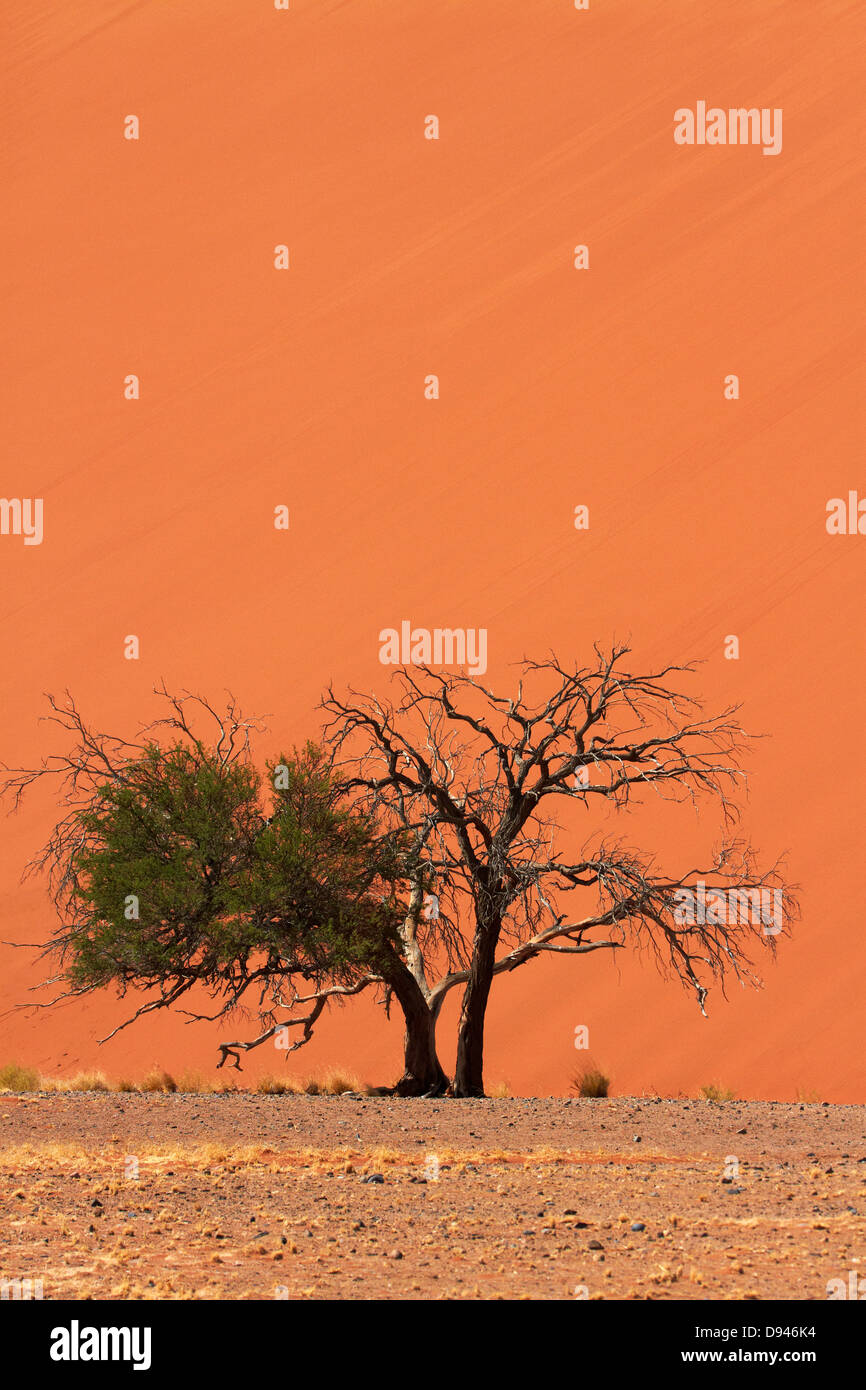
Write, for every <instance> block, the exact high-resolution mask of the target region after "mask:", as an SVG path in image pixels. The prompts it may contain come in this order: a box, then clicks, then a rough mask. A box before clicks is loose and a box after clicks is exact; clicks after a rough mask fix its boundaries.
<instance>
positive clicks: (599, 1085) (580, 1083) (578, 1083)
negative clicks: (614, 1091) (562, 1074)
mask: <svg viewBox="0 0 866 1390" xmlns="http://www.w3.org/2000/svg"><path fill="white" fill-rule="evenodd" d="M571 1089H572V1090H573V1091H575V1092H576V1093H577V1094H578V1095H579V1096H583V1097H584V1098H585V1099H589V1100H606V1099H607V1097H608V1096H609V1095H610V1077H609V1076H605V1074H604V1072H603V1071H599V1069H598V1068H597V1067H587V1069H586V1070H585V1071H579V1072H578V1073H577V1075H576V1076H574V1077H572V1080H571Z"/></svg>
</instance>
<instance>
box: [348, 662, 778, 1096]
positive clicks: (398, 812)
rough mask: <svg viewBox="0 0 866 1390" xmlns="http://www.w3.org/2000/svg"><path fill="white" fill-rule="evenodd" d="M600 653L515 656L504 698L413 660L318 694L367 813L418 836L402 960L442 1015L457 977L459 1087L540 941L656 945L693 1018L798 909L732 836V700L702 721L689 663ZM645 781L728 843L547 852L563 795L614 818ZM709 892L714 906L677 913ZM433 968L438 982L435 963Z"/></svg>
mask: <svg viewBox="0 0 866 1390" xmlns="http://www.w3.org/2000/svg"><path fill="white" fill-rule="evenodd" d="M594 655H595V660H594V661H593V663H592V664H591V665H589V666H586V667H579V666H577V665H576V664H575V665H574V666H573V667H570V668H566V667H565V666H563V665H561V664H560V663H559V661H558V660H557V659H556V658H555V657H551V658H550V659H548V660H545V661H541V662H535V661H524V662H523V663H522V666H521V678H520V679H519V681H518V683H517V689H516V691H515V693H514V694H512V695H507V696H502V695H497V694H495V693H494V692H493V691H492V690H489V689H487V688H486V687H484V686H483V685H481V684H480V683H479V682H478V681H477V680H474V679H473V678H471V677H469V676H467V675H463V674H450V673H443V672H440V671H434V670H431V669H430V668H429V667H426V666H419V667H413V668H401V669H399V670H398V671H397V672H396V673H395V676H394V679H395V680H396V682H397V684H398V690H399V694H398V696H397V698H396V699H395V700H382V699H378V698H374V697H372V696H365V695H359V694H357V693H356V692H354V691H353V692H350V693H349V694H348V695H347V696H345V697H343V696H339V697H338V696H337V695H336V694H335V693H334V691H333V689H331V690H329V691H328V694H327V697H326V699H325V700H324V702H323V708H324V710H325V711H326V712H327V715H328V723H327V725H326V730H325V742H326V745H327V746H328V748H329V749H330V751H331V753H332V756H333V758H334V764H335V769H337V770H338V771H339V772H340V775H341V777H342V787H343V789H344V791H345V792H346V794H347V795H348V796H350V797H352V798H353V804H355V805H356V806H357V807H358V808H359V810H360V811H362V813H363V814H365V815H366V816H368V817H369V818H370V820H371V821H375V822H376V823H377V824H379V825H381V826H384V827H387V828H389V829H390V830H391V831H392V833H396V832H397V831H398V830H399V831H400V832H401V833H404V834H405V835H408V836H409V837H410V839H411V851H410V857H409V860H408V861H407V872H408V873H409V875H410V878H412V881H413V893H412V896H411V900H410V911H409V913H408V914H407V918H406V920H405V922H404V924H403V928H402V930H401V936H402V939H403V954H404V958H405V960H406V962H407V965H408V967H409V969H410V970H411V971H412V973H413V974H414V976H415V979H416V981H417V983H418V986H419V989H420V990H421V992H422V993H423V995H424V998H425V1000H426V1003H427V1007H428V1009H429V1011H430V1015H431V1018H432V1019H433V1020H434V1022H435V1019H436V1018H437V1016H438V1013H439V1010H440V1009H441V1006H442V1002H443V999H444V998H445V996H446V994H447V993H448V991H449V990H451V989H452V988H454V987H455V986H459V985H462V986H463V987H464V988H463V1000H462V1008H461V1012H460V1020H459V1025H458V1039H457V1066H456V1073H455V1077H454V1082H453V1087H452V1089H453V1093H454V1094H455V1095H457V1096H481V1095H483V1094H484V1077H483V1052H484V1022H485V1015H486V1010H487V1004H488V999H489V996H490V990H491V986H492V983H493V981H494V979H495V978H496V977H497V976H498V975H500V974H502V973H504V972H508V971H512V970H514V969H516V968H518V967H519V966H522V965H524V964H526V963H527V962H529V961H530V960H533V959H537V958H538V957H540V956H541V955H543V954H547V953H552V954H555V955H558V956H565V955H583V954H587V953H589V952H593V951H600V950H605V951H616V950H620V949H622V948H624V947H625V946H627V945H633V946H635V947H637V948H641V947H647V948H648V949H649V950H650V952H651V953H652V955H653V956H654V958H655V960H656V962H657V964H658V965H659V967H660V968H661V969H662V970H663V972H666V973H673V975H675V976H676V977H678V978H679V979H680V980H681V981H682V983H683V984H684V985H685V986H686V987H687V988H689V989H691V990H692V991H693V992H694V994H695V996H696V998H697V1001H698V1004H699V1006H700V1008H701V1011H702V1012H704V1001H705V999H706V995H707V990H708V988H709V986H710V985H711V984H712V983H713V982H714V981H715V982H718V983H719V984H720V985H721V987H722V989H724V985H725V980H726V977H729V976H731V975H732V976H734V977H735V978H737V979H739V980H741V981H742V982H744V983H747V982H748V983H751V984H753V985H758V984H759V983H760V980H759V978H758V976H757V974H756V973H755V971H754V969H753V965H752V960H751V952H752V951H753V950H754V949H756V948H767V949H769V950H770V951H771V952H774V951H775V947H776V938H777V936H778V935H779V934H780V933H781V932H783V931H786V930H787V928H788V926H789V923H790V921H791V920H792V918H793V916H794V915H795V912H796V901H795V899H794V897H793V896H792V893H791V890H790V888H787V889H785V891H784V892H783V879H782V875H781V868H780V864H779V862H776V863H774V864H772V865H770V866H768V867H767V868H765V869H761V868H760V866H759V863H758V858H757V855H756V853H755V851H754V850H753V848H752V846H751V845H750V844H749V842H748V841H747V840H745V839H742V838H739V837H737V836H735V835H734V834H733V833H732V831H733V827H734V823H735V821H736V818H737V814H738V812H737V802H736V798H735V792H736V790H737V787H738V785H740V784H741V780H742V778H743V773H742V771H741V768H740V765H739V756H740V754H741V752H742V751H743V749H744V748H745V747H746V744H747V741H748V740H747V736H746V735H745V733H744V731H743V730H742V728H741V727H740V724H739V722H738V719H737V710H736V708H733V707H732V708H728V709H725V710H723V711H722V712H721V713H720V714H718V715H712V716H708V717H707V716H704V715H703V713H702V710H701V707H700V705H699V704H698V702H697V701H696V700H694V699H693V698H691V697H689V696H688V695H687V694H685V693H684V691H683V690H682V689H681V685H682V680H683V678H684V677H686V676H688V675H689V674H691V673H692V671H693V667H691V666H688V665H684V666H667V667H665V668H663V669H661V670H658V671H652V672H649V673H637V672H634V671H631V670H629V669H628V667H627V664H626V663H627V658H628V655H629V649H628V648H627V647H625V646H621V645H620V646H614V647H613V648H612V649H611V650H610V651H609V652H607V653H605V652H604V651H602V650H601V649H600V648H598V647H596V648H595V649H594ZM649 791H652V792H654V793H656V794H658V795H660V796H662V797H664V798H666V799H670V800H674V801H691V802H695V803H697V802H698V801H701V802H704V803H706V802H709V803H711V804H712V803H715V805H716V807H717V810H718V811H719V812H720V820H721V823H722V827H723V835H722V839H721V841H720V843H719V844H718V846H717V848H716V849H715V850H714V851H713V852H712V853H711V855H710V856H709V859H708V863H707V865H706V866H704V867H703V868H701V867H687V868H683V869H680V870H678V871H676V872H674V873H668V872H664V871H663V870H661V869H660V868H657V867H656V865H655V863H654V860H653V857H652V856H651V855H649V854H648V853H645V852H640V851H637V850H633V849H629V848H628V847H627V846H625V845H624V844H623V843H621V842H619V841H617V840H615V839H613V838H606V837H602V838H600V839H599V838H596V841H595V843H593V842H592V841H591V840H587V841H586V842H585V843H584V844H583V845H582V847H581V850H580V852H579V854H578V855H577V856H576V857H569V856H566V855H564V852H563V851H562V850H560V849H559V848H557V841H558V840H561V839H562V831H561V827H560V826H559V825H558V824H557V822H556V821H555V819H554V816H553V809H552V808H553V807H554V806H555V804H556V802H558V801H559V802H562V801H568V802H570V803H576V804H577V805H578V806H581V807H583V808H585V809H588V808H591V807H592V806H593V804H594V803H596V802H597V801H598V799H601V802H602V803H603V804H604V803H606V804H607V806H609V807H613V808H615V809H616V810H617V811H624V810H627V809H628V808H629V807H630V806H631V805H632V804H633V803H634V802H635V801H637V800H639V799H640V798H641V796H642V794H645V793H647V792H649ZM425 885H428V886H429V885H435V895H433V902H434V908H433V910H432V911H430V910H429V904H428V910H423V908H422V901H423V889H424V886H425ZM773 890H774V891H775V892H776V893H777V894H779V895H781V899H780V898H779V897H775V898H773V899H772V902H773V905H774V906H773V913H772V921H770V920H769V919H768V915H767V910H766V907H765V903H766V899H765V898H764V897H763V894H764V893H768V892H770V891H773ZM701 893H703V894H704V901H710V902H715V904H716V909H715V910H713V911H710V912H692V913H689V912H688V911H687V910H686V911H684V910H683V903H684V901H685V902H686V903H687V902H688V901H689V900H690V895H691V896H694V895H698V894H701ZM732 894H733V895H734V896H731V895H732ZM575 895H576V900H577V902H578V903H579V904H580V906H579V907H578V909H577V910H574V909H573V908H572V902H574V901H575ZM780 902H781V905H780ZM721 903H724V904H725V910H724V911H723V910H721V908H720V907H719V904H721ZM730 903H733V904H734V905H735V909H734V910H733V911H730V910H728V906H727V905H728V904H730ZM744 907H745V910H743V909H744ZM500 947H501V948H502V949H500ZM443 961H444V966H445V969H444V973H443V974H441V975H440V977H439V978H438V980H436V981H435V983H433V984H431V983H430V982H429V980H428V971H429V970H430V969H431V968H433V967H435V968H441V967H442V965H443Z"/></svg>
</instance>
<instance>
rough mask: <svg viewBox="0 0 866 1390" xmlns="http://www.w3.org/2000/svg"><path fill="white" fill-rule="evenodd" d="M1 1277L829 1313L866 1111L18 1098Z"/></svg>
mask: <svg viewBox="0 0 866 1390" xmlns="http://www.w3.org/2000/svg"><path fill="white" fill-rule="evenodd" d="M0 1211H2V1217H0V1274H2V1276H3V1277H4V1278H7V1279H10V1278H11V1279H27V1278H29V1279H41V1280H42V1281H43V1297H44V1298H45V1299H274V1298H288V1299H545V1300H546V1299H574V1298H579V1299H586V1298H588V1299H711V1300H738V1299H750V1300H751V1299H758V1300H763V1299H771V1298H782V1299H798V1300H800V1299H803V1300H812V1299H815V1300H824V1299H826V1297H827V1283H828V1280H830V1279H834V1278H842V1279H845V1280H846V1281H847V1280H848V1278H849V1274H850V1271H851V1270H855V1271H856V1270H858V1268H859V1262H860V1260H861V1258H862V1257H863V1253H864V1245H863V1232H864V1216H863V1213H864V1212H866V1112H864V1109H863V1107H860V1106H830V1105H821V1104H781V1103H779V1104H773V1103H765V1102H739V1101H729V1102H722V1103H714V1102H711V1101H706V1100H664V1099H658V1098H647V1097H642V1098H637V1099H628V1098H616V1099H610V1100H601V1099H599V1100H588V1099H573V1100H564V1099H556V1098H550V1099H532V1100H528V1099H497V1100H492V1099H491V1100H483V1101H458V1100H450V1099H443V1100H396V1099H391V1098H379V1097H376V1098H372V1097H368V1096H363V1095H361V1094H350V1095H343V1096H267V1095H254V1094H244V1093H236V1094H226V1095H195V1094H188V1095H181V1094H176V1095H142V1094H137V1093H133V1094H114V1093H112V1094H104V1095H102V1094H82V1093H57V1094H41V1093H39V1094H32V1095H20V1096H14V1095H4V1096H0Z"/></svg>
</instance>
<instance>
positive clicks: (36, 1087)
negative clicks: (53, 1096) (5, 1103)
mask: <svg viewBox="0 0 866 1390" xmlns="http://www.w3.org/2000/svg"><path fill="white" fill-rule="evenodd" d="M41 1089H42V1077H41V1076H40V1075H39V1073H38V1071H37V1070H36V1068H35V1067H22V1066H20V1065H19V1063H18V1062H7V1063H6V1065H5V1066H4V1067H0V1091H40V1090H41Z"/></svg>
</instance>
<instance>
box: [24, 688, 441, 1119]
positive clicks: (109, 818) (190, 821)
mask: <svg viewBox="0 0 866 1390" xmlns="http://www.w3.org/2000/svg"><path fill="white" fill-rule="evenodd" d="M159 693H160V694H161V696H162V698H163V699H165V700H167V701H168V703H169V707H170V713H169V715H168V716H167V717H166V718H164V719H160V720H158V721H156V723H155V724H153V725H151V726H149V727H148V728H146V729H145V730H143V731H142V732H141V735H140V736H139V738H138V740H136V741H132V742H130V741H127V740H125V739H117V738H113V737H110V736H107V735H103V734H100V733H97V732H96V731H94V730H93V729H92V728H90V727H89V726H88V725H86V724H85V722H84V720H83V719H82V717H81V715H80V713H79V711H78V710H77V708H76V706H75V703H74V701H73V700H72V699H71V697H69V696H67V698H66V700H65V702H64V703H62V704H60V703H57V702H55V701H53V700H52V701H51V707H52V711H53V715H52V717H53V718H54V720H55V721H56V722H58V723H59V724H61V726H62V727H64V728H65V729H66V730H67V731H68V732H70V733H72V734H73V735H74V743H73V747H72V748H71V749H70V750H69V751H67V752H65V753H63V754H59V755H54V756H52V757H51V758H49V759H47V760H46V761H45V762H44V763H43V764H42V765H41V766H40V767H39V768H37V769H28V770H22V769H17V770H11V771H10V770H7V772H8V775H7V777H6V780H5V790H6V791H7V792H8V793H9V794H11V796H12V797H13V799H14V802H15V804H16V805H17V804H18V802H19V801H20V798H21V796H22V794H23V793H24V791H25V789H26V788H27V787H28V786H30V785H31V784H32V783H33V782H35V781H37V780H40V779H44V778H46V777H56V778H59V779H60V782H61V787H62V800H63V802H64V804H65V806H66V813H65V814H64V815H63V816H62V817H61V819H60V820H59V821H58V823H57V824H56V825H55V827H54V830H53V831H52V834H51V836H50V838H49V841H48V843H47V845H46V846H45V848H44V850H43V851H42V852H41V854H40V855H38V856H37V857H36V858H35V859H34V860H33V861H32V862H31V864H30V865H29V866H28V867H29V869H30V870H31V871H34V870H45V871H46V872H47V873H48V876H49V882H50V885H51V891H52V895H53V898H54V902H55V906H56V907H57V910H58V914H59V919H60V922H59V925H58V927H57V929H56V930H55V932H54V933H53V934H52V936H51V939H50V940H49V941H48V942H46V943H45V946H44V948H43V949H44V953H45V954H46V955H49V956H51V957H53V958H57V959H59V963H60V968H59V970H58V971H57V973H56V974H55V975H54V976H53V977H52V983H54V984H57V983H59V984H60V985H61V986H62V989H61V992H60V993H59V994H58V995H57V996H56V997H55V998H54V999H52V1000H51V1001H50V1002H51V1003H56V1002H57V1001H58V1000H59V999H62V998H68V997H70V996H76V995H82V994H88V993H90V992H92V991H94V990H98V989H103V988H106V987H114V988H116V989H117V990H118V992H119V993H120V995H121V996H125V995H126V994H127V993H129V992H130V991H139V990H142V989H145V990H147V991H148V993H149V997H148V998H147V999H146V1000H145V1002H143V1003H141V1004H140V1005H139V1006H138V1007H137V1008H136V1009H135V1011H134V1012H133V1014H132V1015H131V1017H130V1018H128V1019H127V1020H126V1021H125V1022H124V1023H122V1024H121V1025H120V1027H121V1028H122V1027H126V1026H127V1025H128V1023H131V1022H132V1021H133V1020H134V1019H136V1018H139V1017H141V1016H142V1015H143V1014H146V1013H149V1012H151V1011H153V1010H154V1009H158V1008H166V1007H169V1006H175V1005H178V1004H179V1001H181V1000H183V1001H184V1002H190V1001H187V1000H186V999H185V996H187V995H191V996H192V1000H193V1001H194V1000H195V999H196V997H200V996H201V995H202V993H204V994H205V995H206V996H209V997H210V998H211V999H212V1000H214V1001H216V1004H217V1008H216V1011H215V1012H211V1013H210V1014H207V1013H202V1012H201V1011H197V1010H195V1009H187V1010H186V1012H187V1013H188V1014H189V1016H190V1018H198V1019H203V1018H210V1019H211V1020H214V1019H219V1018H223V1017H225V1016H227V1015H230V1014H231V1013H233V1012H234V1011H235V1010H237V1009H239V1008H240V1007H241V1006H248V1001H249V1000H250V999H253V1000H254V1001H255V1002H254V1004H253V1009H254V1012H256V1013H257V1014H258V1017H259V1020H260V1027H261V1031H260V1033H259V1035H258V1036H257V1037H256V1038H254V1039H252V1040H250V1041H230V1042H226V1043H223V1044H221V1046H220V1053H221V1060H220V1063H219V1065H221V1066H222V1065H224V1064H225V1062H226V1061H227V1060H229V1059H231V1061H232V1062H233V1063H234V1064H235V1065H236V1066H237V1065H239V1053H240V1052H241V1051H245V1050H249V1049H250V1048H252V1047H257V1046H260V1045H261V1044H262V1043H264V1042H267V1041H268V1040H271V1039H273V1040H274V1042H275V1043H277V1045H279V1046H280V1047H281V1048H282V1049H283V1050H284V1051H285V1052H290V1051H294V1050H295V1049H296V1048H297V1047H299V1046H302V1045H303V1043H305V1042H306V1041H308V1039H309V1038H310V1037H311V1036H312V1031H313V1027H314V1025H315V1023H316V1022H317V1020H318V1019H319V1018H320V1016H321V1015H322V1013H323V1011H324V1010H325V1008H326V1006H327V1005H328V1003H329V1002H331V1001H335V1000H338V999H341V998H345V997H348V996H351V995H353V994H356V993H359V992H360V991H361V990H362V989H366V988H367V987H369V986H375V987H377V988H378V990H379V992H380V994H381V997H382V1000H383V1002H384V1003H385V1004H386V1005H387V1004H389V1003H390V999H391V997H392V996H395V997H396V998H397V1000H398V1002H399V1004H400V1006H401V1008H402V1009H403V1012H404V1016H405V1019H406V1039H405V1066H404V1074H403V1076H402V1077H401V1078H400V1080H399V1082H398V1083H397V1089H398V1090H399V1091H400V1092H401V1093H408V1094H411V1093H421V1092H424V1091H429V1090H431V1089H434V1090H435V1089H441V1088H442V1087H444V1085H445V1084H447V1080H446V1078H445V1076H444V1073H443V1072H442V1069H441V1067H440V1066H439V1063H438V1060H437V1058H436V1053H435V1045H434V1040H433V1030H432V1028H431V1027H430V1024H429V1012H428V1010H427V1008H426V1004H425V1002H424V999H423V996H422V995H421V993H420V991H419V989H418V985H417V983H416V981H415V980H414V978H413V976H412V975H411V973H410V972H409V971H408V970H407V968H406V966H405V963H404V962H403V959H402V956H401V954H400V950H399V949H398V943H399V927H400V922H401V918H402V916H403V915H405V911H406V903H405V900H404V899H405V891H406V885H405V881H404V878H403V877H402V876H401V875H402V868H401V865H402V863H403V854H402V851H401V845H400V836H399V835H397V836H395V835H394V834H389V835H385V836H383V835H380V834H378V833H377V831H376V828H375V825H374V824H373V823H372V822H371V821H370V820H369V819H368V818H365V817H362V816H360V815H359V814H358V813H357V812H356V811H353V810H352V809H351V807H350V806H348V805H347V804H346V803H345V802H344V801H343V799H342V797H341V793H340V790H339V788H338V787H337V786H336V785H335V782H334V779H333V775H332V773H331V770H330V768H329V765H328V760H327V758H326V757H325V755H324V754H323V752H322V750H321V749H319V748H317V747H316V746H315V745H314V744H308V745H307V746H306V747H305V748H304V749H303V750H301V751H300V752H298V751H295V752H293V753H292V754H291V755H290V756H284V757H281V758H280V759H278V760H277V761H276V762H275V763H274V764H272V765H271V766H270V768H269V769H268V774H269V775H268V780H267V784H265V783H264V781H263V778H262V776H261V775H260V773H259V772H258V770H257V769H256V768H255V766H254V765H253V763H252V758H251V749H250V733H251V731H252V730H253V729H254V728H256V727H259V726H257V725H256V724H255V723H254V722H253V721H247V720H244V719H243V718H242V716H241V715H240V713H239V712H238V710H237V709H236V707H235V705H234V702H232V701H230V702H229V706H228V709H227V710H226V711H225V712H224V713H220V712H218V711H216V710H215V709H213V708H212V707H211V706H210V705H209V704H208V703H207V702H206V701H204V700H202V699H200V698H199V697H193V696H188V695H184V696H181V697H175V696H171V695H169V694H168V692H167V691H166V690H165V689H164V687H163V688H162V689H161V690H160V692H159ZM195 715H205V716H207V717H210V718H211V719H212V720H213V721H215V727H214V729H212V730H211V736H210V737H209V738H208V737H205V736H203V735H202V733H201V732H199V731H198V729H197V728H195V727H194V722H195V720H194V716H195ZM293 1030H299V1031H297V1032H295V1031H293ZM117 1031H119V1030H118V1029H115V1030H114V1032H117ZM109 1036H113V1033H112V1034H109Z"/></svg>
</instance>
